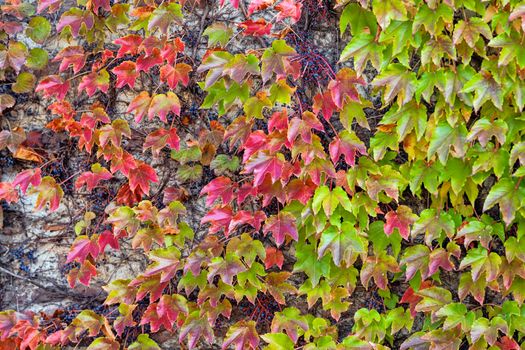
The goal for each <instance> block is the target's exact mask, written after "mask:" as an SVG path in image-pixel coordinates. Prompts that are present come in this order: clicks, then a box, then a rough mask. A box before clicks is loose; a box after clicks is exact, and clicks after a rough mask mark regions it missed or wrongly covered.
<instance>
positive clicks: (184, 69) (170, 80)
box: [160, 63, 193, 89]
mask: <svg viewBox="0 0 525 350" xmlns="http://www.w3.org/2000/svg"><path fill="white" fill-rule="evenodd" d="M192 70H193V68H191V66H190V65H189V64H186V63H177V64H176V65H175V66H172V65H169V64H166V65H164V66H162V67H160V80H161V81H164V82H166V83H167V84H168V86H169V87H170V89H175V87H177V85H178V84H179V82H180V83H181V84H182V85H183V86H188V83H189V82H190V76H189V73H190V72H191V71H192Z"/></svg>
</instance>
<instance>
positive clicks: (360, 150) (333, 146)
mask: <svg viewBox="0 0 525 350" xmlns="http://www.w3.org/2000/svg"><path fill="white" fill-rule="evenodd" d="M329 150H330V158H331V159H332V162H334V164H335V163H337V162H338V161H339V158H340V157H341V155H344V157H345V160H346V163H347V164H348V165H350V166H354V165H355V156H356V154H357V155H365V154H366V146H365V144H364V143H363V142H362V141H361V140H360V139H359V138H358V137H357V135H356V134H355V133H353V132H349V131H348V130H343V131H341V132H340V133H339V137H337V138H336V139H335V140H334V141H332V142H331V143H330V146H329Z"/></svg>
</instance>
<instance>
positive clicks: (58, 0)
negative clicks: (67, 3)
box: [36, 0, 63, 13]
mask: <svg viewBox="0 0 525 350" xmlns="http://www.w3.org/2000/svg"><path fill="white" fill-rule="evenodd" d="M62 1H63V0H38V7H37V10H36V11H37V13H41V12H42V11H44V10H45V9H47V8H49V10H48V12H49V13H53V12H55V11H56V10H58V9H59V8H60V5H62Z"/></svg>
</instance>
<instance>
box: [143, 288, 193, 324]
mask: <svg viewBox="0 0 525 350" xmlns="http://www.w3.org/2000/svg"><path fill="white" fill-rule="evenodd" d="M181 312H182V313H187V312H188V307H187V306H186V303H185V299H184V298H183V297H182V296H181V295H178V294H174V295H163V296H162V297H161V298H160V301H159V302H158V303H153V304H150V305H149V306H148V308H147V309H146V311H145V312H144V315H143V316H142V319H141V321H140V324H148V323H149V324H150V326H151V331H152V332H158V331H159V329H160V327H161V326H164V328H165V329H166V330H168V331H171V330H172V329H173V325H174V324H175V322H176V321H177V318H178V316H179V313H181Z"/></svg>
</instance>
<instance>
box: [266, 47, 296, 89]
mask: <svg viewBox="0 0 525 350" xmlns="http://www.w3.org/2000/svg"><path fill="white" fill-rule="evenodd" d="M295 54H296V52H295V50H294V49H293V48H292V47H290V46H288V45H287V44H286V42H285V41H284V40H274V41H273V42H272V47H269V48H267V49H266V50H265V51H264V53H263V55H262V58H261V62H262V66H261V73H262V79H263V82H264V83H266V82H267V81H268V80H270V78H271V77H272V75H273V74H274V73H275V75H276V76H277V79H282V78H286V76H287V75H288V74H291V75H294V76H295V75H296V74H297V68H298V67H297V65H294V63H292V61H291V56H294V55H295Z"/></svg>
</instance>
